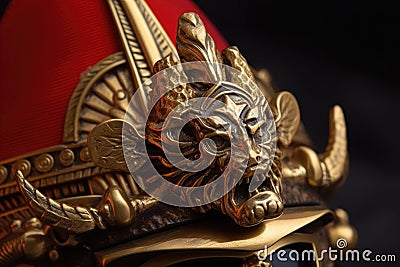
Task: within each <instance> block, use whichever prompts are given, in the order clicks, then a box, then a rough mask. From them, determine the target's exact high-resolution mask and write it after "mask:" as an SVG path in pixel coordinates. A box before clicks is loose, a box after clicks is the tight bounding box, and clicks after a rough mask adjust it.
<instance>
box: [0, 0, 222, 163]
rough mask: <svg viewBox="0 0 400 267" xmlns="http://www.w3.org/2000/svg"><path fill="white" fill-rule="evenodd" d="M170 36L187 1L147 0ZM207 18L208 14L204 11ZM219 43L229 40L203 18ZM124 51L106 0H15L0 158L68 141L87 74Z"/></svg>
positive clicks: (4, 30)
mask: <svg viewBox="0 0 400 267" xmlns="http://www.w3.org/2000/svg"><path fill="white" fill-rule="evenodd" d="M148 4H149V6H150V7H151V8H152V9H153V12H154V13H155V14H156V16H159V20H160V22H161V24H162V25H163V26H164V27H165V29H166V31H167V33H168V34H169V35H170V37H171V39H173V40H175V32H176V25H177V18H178V16H179V15H180V14H181V13H182V12H186V11H196V12H199V10H198V8H197V7H196V6H195V5H194V4H193V3H191V2H189V1H186V0H172V1H171V0H169V1H165V0H149V1H148ZM202 17H203V18H204V16H202ZM205 22H206V25H207V27H208V29H209V30H210V31H211V33H212V35H213V37H214V38H215V40H216V43H217V46H218V47H219V49H221V48H222V49H223V48H224V47H225V46H226V42H225V41H224V39H223V38H222V37H221V36H220V35H219V34H218V33H217V32H216V30H215V28H214V27H213V26H212V25H211V24H210V23H209V22H208V21H207V20H205ZM118 51H122V47H121V45H120V40H119V36H118V33H117V31H116V28H115V26H114V23H113V20H112V16H111V13H110V11H109V9H108V6H107V3H106V1H105V0H84V1H82V0H74V1H54V0H18V1H16V0H14V1H11V3H10V4H9V6H8V7H7V9H6V12H5V13H4V15H3V17H2V18H1V21H0V114H1V116H0V160H2V159H5V158H9V157H12V156H16V155H19V154H22V153H26V152H29V151H32V150H36V149H40V148H44V147H48V146H53V145H57V144H61V143H62V136H63V127H64V118H65V114H66V109H67V106H68V102H69V98H70V97H71V95H72V93H73V90H74V88H75V86H76V85H77V83H78V81H79V77H80V75H81V73H82V72H84V71H85V70H87V68H88V67H89V66H92V65H94V64H96V63H97V62H98V61H99V60H101V59H102V58H104V57H106V56H108V55H111V54H113V53H115V52H118Z"/></svg>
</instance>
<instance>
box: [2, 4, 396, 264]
mask: <svg viewBox="0 0 400 267" xmlns="http://www.w3.org/2000/svg"><path fill="white" fill-rule="evenodd" d="M7 2H8V0H3V1H1V2H0V16H1V14H2V11H4V9H5V8H6V5H7ZM195 2H196V3H197V4H198V5H199V6H200V7H201V8H202V9H203V10H204V11H205V13H206V14H207V15H208V16H209V18H210V19H211V20H212V21H213V22H214V23H215V25H216V26H217V27H218V28H219V29H220V31H221V32H222V33H223V35H224V36H225V37H226V39H227V40H228V41H229V43H230V44H231V45H236V46H238V47H239V48H240V49H241V51H242V53H243V54H244V55H245V57H246V58H247V59H248V61H249V62H250V63H251V65H253V66H254V67H256V68H267V69H268V70H269V71H270V73H271V74H272V77H273V81H274V84H275V86H276V87H277V88H279V89H281V90H290V91H291V92H292V93H293V94H294V95H295V96H296V97H297V99H298V101H299V104H300V107H301V112H302V118H303V122H304V123H305V125H306V127H307V129H308V131H309V133H310V135H311V137H312V138H313V140H314V142H315V145H316V147H317V148H318V149H319V151H323V149H324V147H325V145H326V140H327V136H328V109H329V108H330V107H331V106H333V105H334V104H340V105H341V106H342V107H343V109H344V111H345V115H346V118H347V124H348V137H349V150H350V157H351V158H350V160H351V162H350V163H351V165H350V175H349V178H348V181H347V182H346V184H345V185H344V187H343V188H342V189H341V190H340V191H339V192H338V194H337V195H336V197H335V198H334V199H333V200H332V205H333V206H334V207H342V208H344V209H346V210H347V211H348V212H349V214H350V220H351V222H352V224H353V225H355V226H356V228H357V229H358V232H359V236H360V242H359V247H360V248H361V249H365V248H369V249H371V250H373V251H374V253H386V254H393V253H395V254H397V255H396V256H397V262H399V260H400V254H399V252H398V251H399V249H398V245H397V243H398V241H399V240H398V239H399V238H400V230H399V227H400V226H399V224H398V222H399V219H400V218H399V205H400V201H398V197H399V195H398V194H399V188H400V179H399V178H400V175H399V171H398V169H399V168H398V165H397V164H398V163H397V161H398V160H399V157H398V153H399V152H398V151H400V149H399V148H400V147H399V141H398V140H399V135H398V123H399V117H398V112H397V109H398V108H399V104H398V102H399V97H400V93H399V90H398V89H399V85H400V82H399V78H398V76H399V74H398V70H399V68H398V62H399V60H398V58H396V52H397V50H398V49H399V47H400V45H399V26H400V22H399V21H400V20H399V14H400V1H397V0H392V1H390V0H375V1H371V0H335V1H333V0H329V1H321V0H319V1H318V0H312V1H299V0H274V1H272V0H255V1H229V0H214V1H206V0H195ZM342 265H343V266H352V265H356V264H355V263H343V264H342ZM361 265H367V266H376V264H374V263H369V264H367V263H360V264H359V266H361ZM381 265H383V266H389V265H391V264H388V263H385V264H381Z"/></svg>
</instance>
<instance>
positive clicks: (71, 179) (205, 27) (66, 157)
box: [0, 0, 357, 266]
mask: <svg viewBox="0 0 400 267" xmlns="http://www.w3.org/2000/svg"><path fill="white" fill-rule="evenodd" d="M0 44H1V46H0V58H1V62H0V64H1V71H0V86H1V88H2V90H1V92H0V93H1V98H0V99H1V101H2V102H1V105H0V109H1V112H2V114H3V115H2V120H1V127H0V132H1V143H0V144H1V147H0V265H1V266H14V265H19V264H21V265H24V266H26V265H34V266H36V265H37V266H53V265H55V266H78V265H79V266H188V265H191V266H270V265H271V264H272V265H274V266H275V265H276V266H282V264H285V263H287V262H285V261H279V260H277V259H276V258H275V259H274V257H273V252H274V251H278V250H283V251H287V252H288V254H289V253H290V252H291V251H295V252H297V254H296V255H302V252H304V251H312V252H313V253H314V254H313V255H314V257H312V256H311V255H309V254H307V255H308V258H307V259H304V258H301V259H293V258H290V259H289V261H295V262H299V263H300V264H301V266H303V265H304V266H333V265H334V264H335V263H334V262H332V261H330V260H329V259H327V258H326V259H318V255H319V253H320V252H321V251H322V250H324V249H327V248H328V247H335V248H337V249H346V248H352V247H354V246H355V244H356V242H357V235H356V232H355V230H354V228H352V227H351V226H350V225H349V222H348V217H347V214H346V212H345V211H344V210H341V209H339V210H335V211H334V210H332V209H330V208H329V207H328V206H327V203H326V199H327V197H328V196H329V195H331V194H332V193H333V192H334V190H336V189H337V188H338V187H339V186H340V185H341V184H342V183H343V182H344V180H345V178H346V175H347V167H348V154H347V139H346V125H345V119H344V114H343V111H342V109H341V108H340V107H339V106H335V107H333V108H332V109H331V113H330V136H329V141H328V146H327V148H326V151H325V152H323V153H321V154H317V152H315V150H314V149H313V148H312V144H311V141H310V140H309V138H308V135H307V133H306V130H305V129H304V127H303V126H302V123H301V119H300V111H299V107H298V104H297V101H296V99H295V98H294V96H293V95H292V94H291V93H289V92H278V91H276V90H275V89H274V88H273V87H272V86H271V84H270V78H269V76H268V73H267V72H266V71H265V70H255V69H253V68H251V67H250V66H249V65H248V64H247V61H246V60H245V58H244V56H242V55H241V53H240V52H239V49H238V48H236V47H229V46H228V45H227V43H226V41H225V40H224V39H223V38H222V37H221V36H220V35H219V33H218V32H217V31H216V29H215V27H214V26H213V25H212V24H211V23H210V22H209V21H208V20H207V18H206V17H205V15H204V14H203V13H202V12H201V11H200V10H199V9H198V8H197V7H196V6H195V5H194V4H193V3H192V2H190V1H186V0H172V1H157V0H146V1H145V0H107V1H106V0H104V1H96V0H88V1H66V2H59V1H29V2H28V1H25V2H21V1H11V2H10V3H9V5H8V7H7V8H6V10H5V12H4V14H3V16H2V18H1V24H0ZM182 81H184V82H182ZM134 99H136V100H137V101H136V102H135V101H134ZM199 99H200V100H201V101H203V100H204V99H206V100H204V101H203V102H201V101H198V100H199ZM210 99H211V102H210V103H208V102H207V101H208V100H210ZM191 101H192V102H191ZM152 102H154V103H153V105H150V104H149V103H152ZM187 103H191V104H190V105H189V104H187ZM193 103H194V104H193ZM215 103H216V104H215ZM212 107H215V108H212ZM144 110H147V111H148V112H147V113H146V112H144ZM189 111H190V112H189ZM170 115H171V116H170ZM185 116H187V118H188V120H187V121H185V120H184V118H186V117H185ZM178 124H181V125H180V126H181V127H178V126H177V125H178ZM176 130H179V131H177V132H176V133H178V134H177V136H175V137H174V132H175V131H176ZM141 131H142V132H141ZM205 139H207V140H211V141H210V142H203V141H204V140H205ZM139 144H143V146H139ZM174 146H175V148H176V147H177V148H178V152H180V153H182V155H183V158H179V160H180V161H181V162H185V164H186V165H185V166H184V167H182V166H183V165H180V166H181V167H179V166H177V165H175V164H174V162H173V161H174V159H173V157H171V155H176V154H177V153H178V152H176V151H175V150H173V148H174ZM235 149H236V150H235ZM208 154H210V155H213V157H212V158H211V159H210V160H209V161H208V165H207V166H205V167H204V168H203V167H202V168H199V169H198V170H197V169H196V171H193V169H190V168H189V169H188V167H187V166H191V167H193V166H192V165H196V164H197V163H198V162H200V161H199V160H200V159H202V158H204V157H205V155H208ZM188 162H189V163H188ZM232 162H233V164H232ZM195 163H196V164H195ZM199 164H200V163H199ZM239 165H240V166H243V168H242V172H241V173H240V175H236V173H237V172H236V170H237V169H238V168H239V167H238V166H239ZM152 168H154V170H155V172H156V173H154V172H148V170H149V169H152ZM235 177H236V178H235ZM155 181H161V182H162V183H161V184H157V183H155ZM218 181H219V184H218V183H217V182H218ZM214 183H215V184H217V185H216V186H211V185H213V184H214ZM197 188H200V189H201V190H202V191H196V190H197ZM178 189H180V191H179V190H178ZM198 192H200V193H198ZM196 194H197V195H196ZM165 196H168V198H165ZM175 200H177V201H178V202H174V201H175ZM179 201H181V202H179ZM180 203H181V204H182V203H183V204H182V205H180ZM343 242H346V243H345V245H343ZM303 254H304V253H303Z"/></svg>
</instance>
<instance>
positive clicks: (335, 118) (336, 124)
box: [320, 106, 348, 184]
mask: <svg viewBox="0 0 400 267" xmlns="http://www.w3.org/2000/svg"><path fill="white" fill-rule="evenodd" d="M329 124H330V125H329V139H328V146H327V147H326V150H325V153H324V154H322V155H320V157H321V160H322V162H323V163H324V165H325V167H326V171H327V175H328V177H329V178H330V183H332V184H333V183H336V182H338V181H339V180H342V179H343V180H344V178H345V177H346V175H347V167H348V153H347V135H346V122H345V118H344V114H343V110H342V108H341V107H340V106H334V107H333V108H332V109H331V112H330V119H329Z"/></svg>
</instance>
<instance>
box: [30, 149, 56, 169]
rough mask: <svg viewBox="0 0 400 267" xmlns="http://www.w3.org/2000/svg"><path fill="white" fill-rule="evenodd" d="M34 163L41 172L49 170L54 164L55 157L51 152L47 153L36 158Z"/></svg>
mask: <svg viewBox="0 0 400 267" xmlns="http://www.w3.org/2000/svg"><path fill="white" fill-rule="evenodd" d="M34 164H35V168H36V169H37V170H38V171H39V172H48V171H50V170H51V169H52V168H53V166H54V159H53V157H52V156H51V155H50V154H48V153H45V154H42V155H40V156H38V157H37V158H35V160H34Z"/></svg>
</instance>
